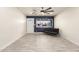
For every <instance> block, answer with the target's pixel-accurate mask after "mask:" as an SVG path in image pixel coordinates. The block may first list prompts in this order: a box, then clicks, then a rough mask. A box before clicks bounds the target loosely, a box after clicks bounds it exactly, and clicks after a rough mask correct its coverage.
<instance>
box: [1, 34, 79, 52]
mask: <svg viewBox="0 0 79 59" xmlns="http://www.w3.org/2000/svg"><path fill="white" fill-rule="evenodd" d="M78 51H79V46H77V45H75V44H73V43H71V42H69V41H68V40H65V39H62V38H61V37H56V36H50V35H46V34H26V35H25V36H23V37H22V38H20V39H18V40H17V41H16V42H14V43H13V44H11V45H10V46H8V47H7V48H5V49H4V50H3V51H2V52H78Z"/></svg>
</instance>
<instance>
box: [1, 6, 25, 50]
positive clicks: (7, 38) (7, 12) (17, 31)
mask: <svg viewBox="0 0 79 59" xmlns="http://www.w3.org/2000/svg"><path fill="white" fill-rule="evenodd" d="M25 33H26V16H24V15H23V14H22V13H21V12H20V11H19V10H18V9H17V8H11V7H8V8H7V7H4V8H3V7H0V50H1V49H3V48H5V47H6V46H8V45H9V44H11V43H12V42H14V41H15V40H17V39H18V38H20V37H21V36H23V35H24V34H25Z"/></svg>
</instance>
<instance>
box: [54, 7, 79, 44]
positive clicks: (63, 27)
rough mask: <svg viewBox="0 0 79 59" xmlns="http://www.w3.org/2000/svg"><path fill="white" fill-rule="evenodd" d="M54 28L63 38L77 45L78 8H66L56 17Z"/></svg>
mask: <svg viewBox="0 0 79 59" xmlns="http://www.w3.org/2000/svg"><path fill="white" fill-rule="evenodd" d="M55 27H57V28H59V29H60V35H61V36H62V37H63V38H65V39H67V40H69V41H71V42H73V43H75V44H77V45H79V8H75V7H74V8H68V9H67V10H65V11H63V12H62V13H60V14H59V15H57V16H56V17H55Z"/></svg>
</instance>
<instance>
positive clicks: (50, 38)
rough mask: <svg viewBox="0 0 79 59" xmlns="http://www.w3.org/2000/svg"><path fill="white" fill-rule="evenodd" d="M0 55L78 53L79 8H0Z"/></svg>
mask: <svg viewBox="0 0 79 59" xmlns="http://www.w3.org/2000/svg"><path fill="white" fill-rule="evenodd" d="M0 51H1V52H79V7H0Z"/></svg>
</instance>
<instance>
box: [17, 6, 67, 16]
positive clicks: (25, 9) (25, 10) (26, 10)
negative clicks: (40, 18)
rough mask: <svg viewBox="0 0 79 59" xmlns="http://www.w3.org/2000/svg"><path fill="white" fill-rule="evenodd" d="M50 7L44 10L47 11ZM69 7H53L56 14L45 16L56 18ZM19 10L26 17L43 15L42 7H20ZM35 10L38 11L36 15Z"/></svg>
mask: <svg viewBox="0 0 79 59" xmlns="http://www.w3.org/2000/svg"><path fill="white" fill-rule="evenodd" d="M47 8H48V7H45V8H44V9H47ZM66 8H67V7H52V9H53V10H54V12H51V14H44V15H51V16H55V15H57V14H59V13H60V12H62V11H63V10H65V9H66ZM18 9H19V10H20V11H22V12H23V13H24V14H25V15H35V16H36V15H41V13H40V10H41V7H18ZM33 10H36V11H37V12H36V13H35V14H32V13H33Z"/></svg>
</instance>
